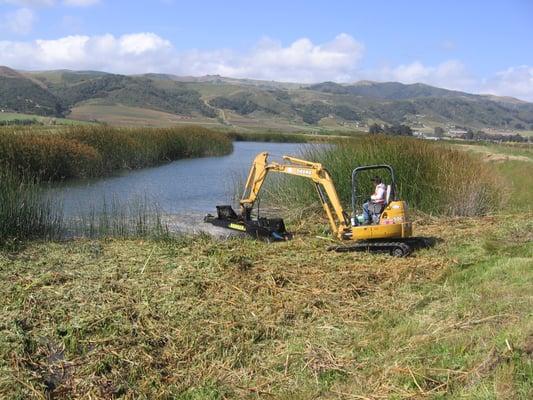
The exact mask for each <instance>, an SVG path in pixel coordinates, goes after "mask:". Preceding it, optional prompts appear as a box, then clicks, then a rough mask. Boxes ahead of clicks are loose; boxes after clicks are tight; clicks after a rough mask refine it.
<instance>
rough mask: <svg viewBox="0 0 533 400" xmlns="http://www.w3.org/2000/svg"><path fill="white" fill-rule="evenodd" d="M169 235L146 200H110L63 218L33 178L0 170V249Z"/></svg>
mask: <svg viewBox="0 0 533 400" xmlns="http://www.w3.org/2000/svg"><path fill="white" fill-rule="evenodd" d="M169 235H170V233H169V230H168V228H167V226H166V225H165V224H164V223H163V222H162V213H161V210H160V209H159V208H158V207H157V206H156V205H155V204H154V202H153V201H151V200H149V199H148V198H139V199H134V200H132V201H130V202H127V203H122V202H119V201H117V200H116V199H110V200H109V201H107V202H106V201H104V203H103V205H102V206H101V207H98V208H93V209H91V210H90V211H89V212H87V213H80V215H79V216H77V217H75V218H66V217H65V216H64V214H63V208H62V204H61V203H58V202H54V201H52V200H51V199H49V198H47V196H46V195H45V193H44V190H43V186H42V185H41V184H39V182H38V180H37V179H36V178H34V177H31V176H28V175H21V174H20V173H17V172H14V171H12V170H10V169H9V168H2V167H0V247H3V246H5V245H6V244H9V243H12V242H17V241H21V240H28V239H44V240H57V239H65V238H69V237H79V236H83V237H91V238H94V237H121V238H129V237H152V238H166V237H168V236H169Z"/></svg>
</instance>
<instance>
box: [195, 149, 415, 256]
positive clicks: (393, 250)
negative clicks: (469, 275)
mask: <svg viewBox="0 0 533 400" xmlns="http://www.w3.org/2000/svg"><path fill="white" fill-rule="evenodd" d="M283 159H284V162H283V163H278V162H268V153H266V152H263V153H259V154H258V155H257V156H256V157H255V159H254V161H253V164H252V167H251V169H250V173H249V174H248V179H247V180H246V185H245V188H244V193H243V196H242V198H241V200H240V214H239V215H238V214H237V213H236V212H235V211H234V210H233V208H232V207H231V206H229V205H221V206H217V207H216V208H217V215H216V216H213V215H210V214H208V215H207V216H206V217H205V218H204V221H205V222H208V223H211V224H213V225H215V226H219V227H224V228H229V229H233V230H236V231H240V232H245V233H247V234H249V235H251V236H253V237H256V238H262V239H265V240H268V241H279V240H289V239H291V238H292V234H290V233H289V232H287V231H286V229H285V224H284V222H283V219H281V218H266V217H260V216H257V217H256V218H253V217H252V209H253V207H254V204H255V203H256V200H258V196H259V192H260V191H261V187H262V186H263V183H264V182H265V179H266V177H267V175H268V173H269V172H277V173H282V174H288V175H294V176H300V177H303V178H307V179H310V180H311V181H312V182H313V183H314V184H315V186H316V189H317V192H318V197H319V199H320V202H321V203H322V207H323V209H324V212H325V213H326V216H327V218H328V221H329V225H330V228H331V231H332V233H333V235H334V236H335V237H336V238H337V239H338V240H339V241H341V242H343V243H342V244H340V245H336V246H331V247H330V248H329V249H330V250H335V251H341V252H342V251H373V252H387V253H389V254H391V255H394V256H397V257H405V256H407V255H408V254H410V253H411V251H412V250H413V249H414V248H418V247H422V246H425V243H423V240H424V239H423V238H414V237H412V225H411V222H410V221H409V220H408V218H407V214H406V213H407V204H406V202H405V201H401V200H399V199H398V198H397V193H396V192H397V191H396V182H395V176H394V170H393V168H392V167H391V166H389V165H385V164H382V165H368V166H362V167H358V168H355V169H354V170H353V172H352V216H351V217H349V216H348V214H347V213H346V212H345V211H344V209H343V207H342V204H341V202H340V200H339V196H338V194H337V190H336V189H335V185H334V183H333V180H332V178H331V175H330V174H329V172H328V171H327V170H326V169H325V168H324V167H323V166H322V164H320V163H315V162H311V161H306V160H301V159H298V158H295V157H290V156H283ZM369 170H386V171H387V172H388V173H389V175H390V179H391V183H390V185H388V186H387V191H386V199H385V203H384V204H382V205H377V204H374V205H373V206H374V210H371V212H372V223H371V224H369V225H366V224H362V221H361V220H360V217H358V216H357V215H356V199H357V197H358V194H357V176H358V174H359V173H361V172H363V171H369Z"/></svg>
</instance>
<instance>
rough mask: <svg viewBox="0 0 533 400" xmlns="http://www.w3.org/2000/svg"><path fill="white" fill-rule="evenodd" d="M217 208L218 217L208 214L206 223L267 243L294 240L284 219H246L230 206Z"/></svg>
mask: <svg viewBox="0 0 533 400" xmlns="http://www.w3.org/2000/svg"><path fill="white" fill-rule="evenodd" d="M216 207H217V215H216V216H214V215H211V214H207V215H206V216H205V217H204V222H207V223H210V224H213V225H215V226H219V227H221V228H227V229H232V230H234V231H239V232H244V233H247V234H248V235H250V236H252V237H254V238H256V239H261V240H265V241H272V242H274V241H283V240H290V239H291V238H292V235H291V234H290V233H289V232H287V230H286V229H285V223H284V222H283V219H282V218H265V217H259V218H257V219H251V218H247V219H245V218H243V217H242V216H239V215H237V213H236V212H235V211H234V210H233V208H232V207H231V206H229V205H223V206H216Z"/></svg>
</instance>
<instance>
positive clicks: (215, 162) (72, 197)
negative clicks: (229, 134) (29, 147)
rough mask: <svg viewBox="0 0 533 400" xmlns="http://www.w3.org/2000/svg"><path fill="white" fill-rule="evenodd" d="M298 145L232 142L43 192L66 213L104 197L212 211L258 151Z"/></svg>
mask: <svg viewBox="0 0 533 400" xmlns="http://www.w3.org/2000/svg"><path fill="white" fill-rule="evenodd" d="M303 148H304V145H302V144H295V143H264V142H235V143H234V150H233V153H231V154H229V155H227V156H222V157H205V158H195V159H186V160H178V161H174V162H171V163H168V164H164V165H160V166H158V167H153V168H145V169H141V170H134V171H123V172H120V173H119V174H117V175H114V176H111V177H105V178H99V179H90V180H87V179H85V180H71V181H67V182H64V183H60V184H57V185H53V186H52V187H50V188H49V189H48V190H47V197H49V198H51V199H52V200H53V201H58V202H60V203H61V204H62V205H63V212H64V215H65V216H66V217H72V216H77V215H82V214H86V213H88V212H95V211H96V212H98V211H99V210H102V209H103V207H104V203H105V204H110V203H115V204H128V203H131V202H139V201H140V202H147V203H149V204H155V205H157V207H158V208H159V209H160V210H161V212H162V213H165V214H187V213H192V214H199V213H206V212H215V205H217V204H231V203H233V201H232V199H233V197H234V187H235V183H236V182H244V180H245V179H246V176H247V174H248V170H249V168H250V165H251V163H252V160H253V158H254V157H255V155H256V154H257V153H260V152H262V151H267V152H269V153H270V154H271V158H273V159H275V158H278V157H280V156H281V155H284V154H287V155H296V156H298V155H300V152H301V150H302V149H303ZM241 185H242V183H241Z"/></svg>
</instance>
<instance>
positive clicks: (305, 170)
mask: <svg viewBox="0 0 533 400" xmlns="http://www.w3.org/2000/svg"><path fill="white" fill-rule="evenodd" d="M283 159H284V160H285V162H284V163H276V162H271V163H269V162H268V153H266V152H264V153H260V154H258V155H257V156H256V157H255V159H254V162H253V163H252V167H251V169H250V173H249V174H248V179H247V180H246V185H245V188H244V193H243V196H242V198H241V200H240V206H241V216H242V217H243V218H245V219H246V218H249V217H250V212H251V210H252V208H253V206H254V204H255V201H256V200H257V197H258V196H259V192H260V191H261V188H262V186H263V184H264V182H265V179H266V177H267V175H268V173H270V172H275V173H282V174H287V175H293V176H301V177H303V178H306V179H310V180H312V181H313V183H314V184H315V187H316V189H317V192H318V196H319V198H320V202H321V204H322V207H323V209H324V212H325V213H326V216H327V217H328V221H329V224H330V227H331V230H332V232H333V233H334V234H335V236H339V237H340V236H341V235H342V234H344V233H345V232H346V230H347V229H348V226H349V225H348V217H347V215H346V213H345V212H344V210H343V208H342V205H341V202H340V200H339V196H338V194H337V190H336V189H335V185H334V184H333V180H332V179H331V176H330V174H329V172H328V171H327V170H326V169H325V168H324V167H323V166H322V164H320V163H315V162H310V161H306V160H301V159H298V158H295V157H289V156H284V157H283Z"/></svg>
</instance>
